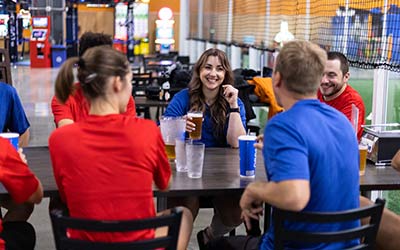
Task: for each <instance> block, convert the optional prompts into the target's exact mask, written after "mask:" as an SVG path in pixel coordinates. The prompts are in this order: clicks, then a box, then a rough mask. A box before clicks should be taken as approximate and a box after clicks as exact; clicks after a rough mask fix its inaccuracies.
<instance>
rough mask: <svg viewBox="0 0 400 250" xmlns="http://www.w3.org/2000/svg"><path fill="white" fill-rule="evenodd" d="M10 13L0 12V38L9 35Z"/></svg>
mask: <svg viewBox="0 0 400 250" xmlns="http://www.w3.org/2000/svg"><path fill="white" fill-rule="evenodd" d="M8 19H9V15H8V14H0V38H3V39H4V38H5V37H6V36H7V35H8Z"/></svg>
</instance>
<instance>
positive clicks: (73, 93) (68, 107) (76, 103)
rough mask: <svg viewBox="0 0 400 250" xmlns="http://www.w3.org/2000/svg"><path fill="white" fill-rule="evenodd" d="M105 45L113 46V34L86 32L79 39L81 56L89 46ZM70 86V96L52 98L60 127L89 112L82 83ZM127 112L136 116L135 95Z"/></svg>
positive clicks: (54, 112) (57, 123)
mask: <svg viewBox="0 0 400 250" xmlns="http://www.w3.org/2000/svg"><path fill="white" fill-rule="evenodd" d="M105 45H107V46H110V47H111V46H112V38H111V36H109V35H106V34H103V33H93V32H86V33H84V34H83V35H82V37H81V38H80V39H79V56H82V55H83V53H85V51H86V50H87V49H89V48H92V47H95V46H105ZM78 70H79V68H78ZM72 77H73V76H72ZM72 79H73V78H72ZM69 88H70V91H69V94H68V96H63V99H59V98H57V97H56V96H54V97H53V98H52V100H51V110H52V112H53V116H54V122H55V124H56V127H58V128H59V127H62V126H64V125H68V124H71V123H74V122H77V121H81V120H83V119H85V118H86V117H87V116H88V113H89V109H90V107H89V103H88V101H87V100H86V98H85V96H84V94H83V92H82V88H81V83H79V82H76V83H75V84H74V85H72V86H71V87H69ZM125 114H127V115H132V116H136V108H135V102H134V100H133V97H130V98H129V102H128V104H127V110H126V112H125Z"/></svg>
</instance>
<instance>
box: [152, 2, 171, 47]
mask: <svg viewBox="0 0 400 250" xmlns="http://www.w3.org/2000/svg"><path fill="white" fill-rule="evenodd" d="M158 18H159V19H158V20H156V40H155V44H156V51H158V52H160V54H168V53H169V52H170V51H171V50H173V49H174V44H175V40H174V23H175V21H174V18H173V13H172V10H171V9H170V8H167V7H164V8H161V9H160V11H159V12H158Z"/></svg>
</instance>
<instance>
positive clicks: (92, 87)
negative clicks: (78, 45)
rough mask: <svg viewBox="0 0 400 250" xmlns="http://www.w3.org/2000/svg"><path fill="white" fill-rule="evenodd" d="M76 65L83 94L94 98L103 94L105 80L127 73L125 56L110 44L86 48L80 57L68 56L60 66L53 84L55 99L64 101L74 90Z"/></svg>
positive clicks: (122, 77) (123, 76)
mask: <svg viewBox="0 0 400 250" xmlns="http://www.w3.org/2000/svg"><path fill="white" fill-rule="evenodd" d="M76 64H77V65H78V66H79V68H78V80H79V82H80V84H81V87H82V90H83V93H84V95H85V96H86V97H87V98H88V99H89V100H91V99H95V98H97V97H99V96H103V95H104V91H105V85H106V83H107V80H108V79H109V78H110V77H112V76H119V77H120V78H121V79H122V80H124V79H125V77H126V75H127V74H128V73H129V62H128V60H127V59H126V56H125V55H124V54H122V53H121V52H119V51H116V50H114V49H112V48H111V47H110V46H97V47H93V48H90V49H88V50H87V51H86V52H85V53H84V55H83V56H82V57H72V58H69V59H68V60H67V61H66V62H65V63H64V64H63V65H62V67H61V69H60V71H59V73H58V75H57V78H56V84H55V95H56V97H57V99H58V100H59V101H60V102H62V103H65V102H66V101H67V99H68V97H69V95H70V94H71V93H72V92H73V91H74V85H73V81H74V75H73V70H72V69H73V68H74V66H75V65H76Z"/></svg>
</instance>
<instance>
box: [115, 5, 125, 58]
mask: <svg viewBox="0 0 400 250" xmlns="http://www.w3.org/2000/svg"><path fill="white" fill-rule="evenodd" d="M127 19H128V4H127V3H122V2H120V3H117V4H116V5H115V26H114V44H113V47H114V48H115V49H117V50H119V51H121V52H123V53H127V41H128V32H127V26H128V25H127Z"/></svg>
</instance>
